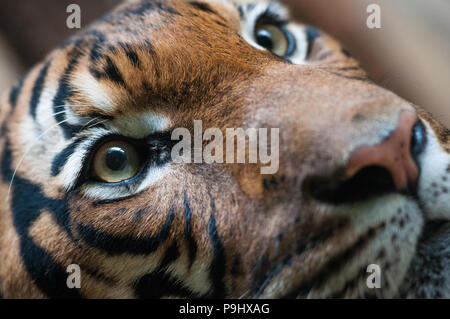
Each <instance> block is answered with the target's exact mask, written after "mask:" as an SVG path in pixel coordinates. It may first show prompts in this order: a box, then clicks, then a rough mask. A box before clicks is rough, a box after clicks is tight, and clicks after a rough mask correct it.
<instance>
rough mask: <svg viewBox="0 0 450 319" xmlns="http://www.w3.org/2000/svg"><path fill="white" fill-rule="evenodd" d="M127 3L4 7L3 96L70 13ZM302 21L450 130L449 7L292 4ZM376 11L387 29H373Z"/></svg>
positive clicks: (2, 2) (328, 1)
mask: <svg viewBox="0 0 450 319" xmlns="http://www.w3.org/2000/svg"><path fill="white" fill-rule="evenodd" d="M119 2H121V1H120V0H96V1H91V0H40V1H36V0H14V1H13V0H10V1H8V0H0V91H3V90H4V89H6V88H7V87H8V86H10V85H11V84H12V83H14V82H15V81H16V80H17V79H18V78H19V77H20V76H21V75H22V74H23V73H24V71H26V70H27V69H28V68H30V67H31V66H33V65H34V64H35V63H36V62H38V61H40V60H41V59H42V58H43V57H44V56H45V55H46V54H47V53H48V52H49V51H50V50H51V49H52V48H54V47H55V46H56V45H58V44H59V43H60V42H62V41H63V40H64V39H66V38H67V37H69V36H70V35H71V34H74V33H76V32H77V30H76V29H68V28H67V27H66V18H67V16H68V13H66V8H67V6H68V5H69V4H71V3H76V4H78V5H79V6H80V7H81V23H82V26H87V25H88V24H89V23H90V22H92V21H93V20H94V19H96V18H98V17H100V16H102V15H103V14H104V13H105V12H107V11H108V10H110V9H111V8H113V7H114V6H115V5H116V4H118V3H119ZM284 2H285V3H287V4H288V5H289V6H290V7H292V9H293V13H294V15H295V16H296V17H297V18H298V19H299V20H301V21H304V22H305V23H308V24H311V25H315V26H317V27H319V28H320V29H323V30H324V31H326V32H328V33H329V34H331V35H333V36H334V37H336V38H337V39H339V40H340V41H341V42H342V43H343V44H344V45H345V47H346V48H347V49H348V50H349V51H350V52H351V53H352V55H353V56H355V57H356V58H357V59H358V60H359V61H360V62H361V65H362V66H363V67H364V68H365V69H366V70H367V71H368V72H369V74H370V75H371V77H372V79H373V80H374V81H375V82H377V83H378V84H380V85H382V86H384V87H386V88H388V89H390V90H392V91H394V92H396V93H397V94H399V95H400V96H402V97H404V98H406V99H407V100H409V101H411V102H413V103H415V104H417V105H420V106H422V107H423V108H425V109H427V110H429V111H430V112H432V113H433V114H434V116H435V117H436V118H437V119H438V120H440V121H441V122H442V123H444V124H446V125H447V127H450V1H449V0H395V1H392V0H284ZM369 4H378V5H379V6H380V8H381V28H380V29H369V28H368V27H367V25H366V20H367V18H368V16H369V15H370V14H369V13H367V11H366V9H367V6H368V5H369Z"/></svg>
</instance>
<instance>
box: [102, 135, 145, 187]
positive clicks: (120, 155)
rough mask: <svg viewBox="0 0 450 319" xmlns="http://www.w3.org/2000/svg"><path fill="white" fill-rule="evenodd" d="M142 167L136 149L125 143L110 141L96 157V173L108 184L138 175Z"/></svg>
mask: <svg viewBox="0 0 450 319" xmlns="http://www.w3.org/2000/svg"><path fill="white" fill-rule="evenodd" d="M139 166H140V158H139V154H138V152H137V151H136V149H135V147H134V146H133V145H132V144H130V143H127V142H124V141H110V142H107V143H105V144H104V145H102V146H101V147H100V148H99V149H98V150H97V152H96V153H95V156H94V171H95V174H96V175H97V177H98V178H99V179H101V180H103V181H104V182H107V183H118V182H121V181H124V180H127V179H130V178H132V177H134V176H135V175H136V173H137V172H138V170H139Z"/></svg>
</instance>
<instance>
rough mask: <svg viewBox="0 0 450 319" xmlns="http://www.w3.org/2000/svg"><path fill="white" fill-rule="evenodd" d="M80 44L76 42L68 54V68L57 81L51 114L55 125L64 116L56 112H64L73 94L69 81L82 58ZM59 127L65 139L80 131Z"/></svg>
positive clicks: (62, 125)
mask: <svg viewBox="0 0 450 319" xmlns="http://www.w3.org/2000/svg"><path fill="white" fill-rule="evenodd" d="M80 44H81V42H77V43H76V44H75V46H74V48H73V49H72V51H71V52H70V53H69V56H70V60H69V63H68V66H67V67H66V69H65V70H64V74H63V75H62V77H61V79H60V80H59V86H58V90H57V92H56V95H55V97H54V98H53V114H54V117H55V121H56V122H57V123H60V122H61V121H63V120H65V118H66V116H65V114H64V113H58V112H61V111H63V110H65V109H64V104H65V103H66V101H67V99H68V98H70V97H71V96H72V95H73V93H74V92H73V89H72V87H71V86H70V84H69V81H70V75H71V73H72V71H73V69H74V68H75V66H76V65H77V64H78V61H79V59H80V57H81V56H82V50H81V49H80V48H79V47H78V46H79V45H80ZM59 126H60V127H61V129H62V131H63V134H64V137H65V138H66V139H71V138H72V137H73V136H74V134H75V132H77V131H78V130H79V129H80V127H79V126H72V125H69V124H67V123H61V124H59Z"/></svg>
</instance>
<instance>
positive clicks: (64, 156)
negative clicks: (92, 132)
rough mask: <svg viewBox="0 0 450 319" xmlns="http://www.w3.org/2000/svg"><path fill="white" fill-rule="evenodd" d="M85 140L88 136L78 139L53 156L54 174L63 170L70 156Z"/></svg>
mask: <svg viewBox="0 0 450 319" xmlns="http://www.w3.org/2000/svg"><path fill="white" fill-rule="evenodd" d="M84 140H86V137H83V138H78V139H76V140H75V141H74V142H73V143H70V144H69V145H67V146H66V147H65V148H64V149H63V150H62V151H61V152H60V153H58V154H57V155H56V156H55V157H54V158H53V161H52V166H51V174H52V176H56V175H58V174H59V173H60V172H61V169H62V167H63V166H64V165H66V163H67V160H68V159H69V157H70V156H71V155H72V154H73V153H74V152H75V150H76V148H77V146H78V145H80V143H81V142H83V141H84Z"/></svg>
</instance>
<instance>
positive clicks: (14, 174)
mask: <svg viewBox="0 0 450 319" xmlns="http://www.w3.org/2000/svg"><path fill="white" fill-rule="evenodd" d="M67 121H68V120H67V119H66V120H63V121H61V122H59V123H56V124H54V125H52V126H50V127H49V128H48V129H47V130H45V131H44V132H42V133H41V134H40V135H39V136H38V137H36V139H35V140H34V142H31V143H30V145H28V146H27V148H26V149H25V152H24V153H23V155H22V157H21V158H20V160H19V163H17V166H16V168H15V169H14V172H13V175H12V177H11V181H10V182H9V187H8V194H7V195H6V201H8V199H9V194H10V192H11V187H12V184H13V182H14V178H15V177H16V173H17V170H18V169H19V167H20V165H21V164H22V162H23V160H24V159H25V156H26V155H27V154H28V152H29V151H30V150H31V148H32V147H33V146H34V145H35V144H36V143H37V142H38V141H39V139H40V138H42V137H43V136H44V135H45V134H47V133H48V132H50V131H51V130H52V129H54V128H55V127H58V126H59V125H60V124H62V123H64V122H67Z"/></svg>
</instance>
